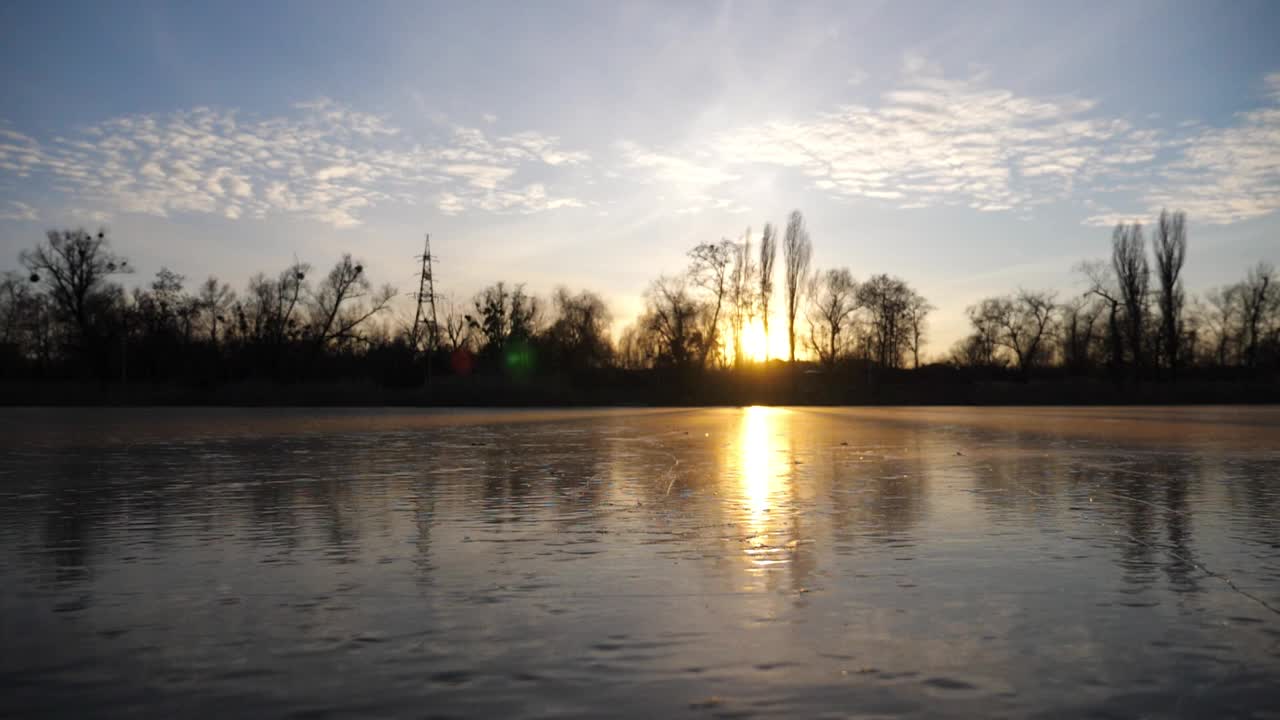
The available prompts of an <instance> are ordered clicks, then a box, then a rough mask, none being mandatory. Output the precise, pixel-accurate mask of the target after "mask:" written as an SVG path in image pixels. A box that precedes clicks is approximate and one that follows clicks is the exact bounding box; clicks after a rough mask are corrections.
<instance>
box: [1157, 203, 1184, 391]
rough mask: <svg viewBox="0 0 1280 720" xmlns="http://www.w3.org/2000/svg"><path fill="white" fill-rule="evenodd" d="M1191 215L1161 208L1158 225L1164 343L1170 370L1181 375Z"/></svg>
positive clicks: (1161, 324)
mask: <svg viewBox="0 0 1280 720" xmlns="http://www.w3.org/2000/svg"><path fill="white" fill-rule="evenodd" d="M1186 221H1187V217H1186V215H1185V214H1184V213H1182V212H1175V213H1172V214H1170V213H1168V212H1166V211H1163V210H1162V211H1161V212H1160V220H1159V222H1158V224H1157V226H1156V237H1155V243H1154V245H1155V248H1154V249H1155V254H1156V275H1157V276H1158V278H1159V280H1160V345H1161V350H1162V351H1163V353H1164V358H1165V362H1166V364H1167V365H1168V366H1169V370H1170V371H1171V372H1172V373H1173V375H1174V377H1177V373H1178V363H1179V360H1180V358H1179V349H1180V346H1181V344H1182V343H1181V341H1182V329H1183V328H1182V306H1183V303H1184V301H1185V299H1186V298H1185V295H1184V293H1183V291H1182V280H1181V278H1180V275H1181V273H1182V263H1183V261H1184V260H1186V256H1187V225H1186Z"/></svg>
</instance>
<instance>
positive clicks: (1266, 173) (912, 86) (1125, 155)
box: [619, 56, 1280, 223]
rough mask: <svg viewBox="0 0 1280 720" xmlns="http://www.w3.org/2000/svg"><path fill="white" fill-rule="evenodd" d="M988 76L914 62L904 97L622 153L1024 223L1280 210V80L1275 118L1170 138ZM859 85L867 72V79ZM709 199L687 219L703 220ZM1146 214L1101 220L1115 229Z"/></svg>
mask: <svg viewBox="0 0 1280 720" xmlns="http://www.w3.org/2000/svg"><path fill="white" fill-rule="evenodd" d="M987 77H988V75H987V73H978V74H974V75H971V76H969V77H968V78H964V79H954V78H948V77H946V76H944V75H943V73H942V71H941V69H940V68H939V67H938V66H937V65H935V64H932V63H930V62H929V61H928V60H926V59H925V58H923V57H920V56H909V57H908V58H907V59H906V62H905V65H904V74H903V78H902V81H901V83H900V85H899V86H898V87H895V88H893V89H890V90H888V91H886V92H885V93H884V94H883V95H882V97H881V102H880V103H878V104H877V105H875V106H874V107H869V106H864V105H852V104H851V105H844V106H840V107H837V108H835V109H833V110H831V111H829V112H825V113H820V114H818V115H816V116H810V117H803V118H797V119H791V120H777V121H772V122H765V123H757V124H749V125H744V126H741V127H738V128H736V129H732V130H729V131H726V132H721V133H718V134H716V135H714V136H711V137H708V138H699V139H697V141H696V142H695V143H691V144H690V147H696V148H698V151H687V152H685V151H681V150H679V149H666V150H656V149H652V148H646V147H642V146H640V145H638V144H636V143H621V144H620V145H619V151H620V154H621V159H622V162H623V163H624V164H625V165H626V166H628V167H629V168H631V169H633V170H635V169H642V170H646V171H647V177H648V178H649V182H662V183H667V184H669V185H674V186H677V187H679V188H684V189H685V191H686V194H691V193H694V192H702V193H706V194H711V193H712V191H715V193H716V194H723V193H724V192H727V191H729V190H731V187H730V184H731V183H732V182H733V181H736V180H739V179H740V178H741V177H742V176H744V175H745V174H747V173H748V170H747V168H748V167H750V166H773V167H778V168H783V169H789V170H793V171H795V172H797V173H798V174H799V175H800V176H801V177H802V178H804V179H805V180H806V181H807V182H808V183H809V184H811V185H812V187H814V188H816V189H818V190H820V191H822V192H824V193H826V194H828V195H831V196H833V197H845V198H864V199H869V200H878V201H885V202H887V203H892V206H894V207H898V208H923V207H931V206H939V205H951V206H963V207H969V208H972V209H974V210H977V211H980V212H1003V211H1014V212H1020V213H1023V214H1025V213H1026V211H1027V210H1029V209H1030V208H1033V207H1035V206H1038V205H1042V204H1046V203H1050V202H1055V201H1059V200H1065V199H1070V198H1075V199H1079V198H1088V197H1090V196H1092V195H1096V194H1105V193H1109V192H1115V191H1120V190H1124V191H1126V192H1128V193H1129V194H1130V196H1131V197H1134V198H1137V200H1138V201H1139V203H1140V204H1141V212H1143V213H1150V212H1151V211H1153V210H1154V211H1157V212H1158V210H1159V208H1160V207H1163V206H1168V207H1179V208H1183V209H1185V210H1186V211H1187V213H1188V214H1189V215H1191V216H1192V217H1193V218H1195V219H1196V220H1197V221H1198V222H1209V223H1225V222H1234V221H1237V220H1242V219H1247V218H1250V217H1257V216H1260V215H1263V214H1267V213H1271V212H1274V211H1275V210H1277V209H1280V73H1274V74H1272V75H1268V76H1267V78H1266V79H1265V82H1264V85H1265V88H1266V96H1267V97H1268V98H1269V99H1270V101H1271V102H1272V104H1271V106H1270V107H1266V108H1262V109H1258V110H1254V111H1250V112H1245V113H1241V114H1240V115H1238V116H1237V119H1236V121H1235V122H1234V123H1233V124H1232V125H1231V126H1230V127H1226V128H1205V127H1204V126H1202V125H1199V124H1198V123H1191V124H1187V123H1183V124H1181V125H1178V126H1176V127H1175V128H1173V129H1171V130H1167V131H1161V130H1156V129H1149V128H1140V127H1135V126H1134V125H1133V124H1131V123H1130V122H1129V121H1127V120H1124V119H1121V118H1108V117H1103V116H1101V115H1100V114H1099V113H1098V112H1097V103H1096V102H1095V101H1093V100H1090V99H1087V98H1079V97H1073V96H1058V97H1032V96H1026V95H1020V94H1018V93H1014V92H1011V91H1008V90H1003V89H999V88H995V87H991V86H990V84H989V82H988V80H987ZM857 78H858V76H857V75H855V79H857ZM706 208H707V205H706V203H705V202H695V203H691V204H690V205H689V206H688V207H686V208H685V209H684V210H683V212H700V211H702V210H703V209H706ZM1137 210H1138V209H1137V208H1135V212H1134V213H1127V212H1120V213H1100V214H1095V215H1094V216H1091V217H1089V218H1088V219H1086V222H1088V223H1109V222H1110V221H1111V220H1113V219H1115V218H1116V217H1129V216H1131V215H1136V214H1137Z"/></svg>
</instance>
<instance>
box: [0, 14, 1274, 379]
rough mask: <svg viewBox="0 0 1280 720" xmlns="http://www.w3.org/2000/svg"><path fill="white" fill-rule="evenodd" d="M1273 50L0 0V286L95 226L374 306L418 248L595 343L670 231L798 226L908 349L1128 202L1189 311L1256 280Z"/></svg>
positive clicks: (1239, 45)
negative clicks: (334, 283)
mask: <svg viewBox="0 0 1280 720" xmlns="http://www.w3.org/2000/svg"><path fill="white" fill-rule="evenodd" d="M1278 30H1280V3H1275V2H1243V1H1241V2H1223V3H1206V2H1184V3H1179V2H1072V3H1049V2H1013V3H980V2H975V3H951V2H882V3H854V2H834V3H818V2H812V3H811V2H804V3H793V2H778V3H768V2H671V3H661V2H650V3H640V2H582V3H569V2H531V3H516V2H507V3H489V2H467V3H457V2H450V3H425V2H406V3H382V2H362V3H351V2H333V3H330V2H322V1H319V0H316V1H310V2H296V3H294V2H269V3H259V2H245V3H237V2H219V3H207V2H189V3H188V2H182V3H154V2H145V1H143V0H140V1H138V2H130V3H99V2H83V3H78V2H57V3H47V2H15V1H11V2H7V3H4V4H3V5H0V270H3V269H17V268H18V267H19V263H18V254H19V252H20V251H21V250H22V249H24V248H28V247H32V246H33V245H35V244H36V243H37V242H38V241H39V240H40V239H41V238H42V237H43V235H44V232H45V231H46V230H48V229H51V228H63V227H77V226H84V227H87V228H91V229H92V228H97V227H99V226H102V227H105V228H107V229H108V230H109V232H110V236H111V238H112V242H113V245H114V247H115V249H116V250H117V251H119V252H121V253H122V254H124V255H126V256H127V257H129V259H130V262H131V264H132V265H134V266H135V267H136V268H138V272H137V273H136V274H135V275H133V276H130V277H129V278H127V279H126V283H127V284H128V283H132V284H138V283H146V282H148V281H149V279H150V277H151V276H152V275H153V274H154V272H155V271H156V270H159V269H160V268H161V267H168V268H169V269H171V270H174V271H176V272H179V273H182V274H184V275H186V276H187V278H188V282H189V283H190V284H191V285H194V284H195V283H197V282H199V281H200V280H202V279H203V278H204V277H207V276H208V275H210V274H215V275H217V276H219V277H220V278H223V279H225V280H228V281H230V282H231V283H232V284H233V285H234V286H236V287H243V285H244V282H245V280H247V278H248V277H249V276H250V275H251V274H253V273H255V272H259V271H265V272H269V273H274V272H277V271H279V270H281V269H283V268H284V267H286V266H287V265H289V264H290V263H291V262H292V261H293V259H294V258H298V259H301V260H303V261H307V262H310V263H312V264H313V265H315V266H316V267H318V268H327V267H328V266H330V265H331V264H332V263H333V262H334V261H335V260H336V259H337V258H338V257H339V256H340V255H341V253H343V252H351V253H353V254H354V255H355V256H356V257H357V258H360V259H362V260H363V261H364V263H365V265H366V267H367V269H368V272H369V274H370V277H371V278H373V279H374V280H376V281H378V282H390V283H392V284H395V285H397V286H398V287H400V288H401V289H402V290H404V291H405V292H406V293H407V292H409V291H410V290H412V289H415V288H416V279H415V278H416V269H417V268H416V262H415V260H414V256H415V255H416V254H418V253H420V252H421V247H422V238H423V234H424V233H427V232H429V233H431V237H432V249H433V251H434V253H435V255H436V257H437V258H438V261H439V262H438V266H437V270H436V277H437V283H438V288H439V290H441V291H442V292H446V293H449V294H451V295H453V296H454V297H455V298H457V299H458V300H459V301H465V300H466V299H468V298H470V297H471V296H472V295H473V294H474V293H475V292H476V291H477V290H479V289H480V288H481V287H483V286H485V285H487V284H489V283H492V282H494V281H498V280H505V281H507V282H508V283H515V282H523V283H526V284H527V287H528V289H530V290H532V291H534V292H536V293H539V294H543V295H546V294H549V293H550V292H551V291H552V289H554V288H555V287H556V286H558V285H565V286H568V287H570V288H572V289H578V288H585V289H590V290H593V291H596V292H599V293H600V294H602V295H603V296H604V297H605V298H606V299H607V300H608V301H609V303H610V305H611V307H612V309H613V313H614V316H615V318H616V322H617V325H618V326H619V327H621V326H622V325H624V324H626V323H628V322H630V321H631V320H632V319H633V318H634V316H635V315H636V313H637V312H638V311H639V310H640V309H641V306H642V297H643V293H644V291H645V289H646V288H647V287H648V285H649V284H650V283H651V282H652V280H653V279H654V278H656V277H658V276H659V275H662V274H673V273H676V272H679V271H680V270H681V269H683V267H684V266H685V265H686V257H685V253H686V252H687V251H688V249H689V248H691V247H692V246H694V245H695V244H697V243H700V242H713V241H716V240H719V239H721V238H741V237H742V236H743V235H744V233H746V232H747V231H748V229H750V231H751V233H752V236H753V238H755V239H758V237H759V234H760V230H761V228H762V227H763V225H764V224H765V223H766V222H772V223H774V224H775V225H777V224H782V223H785V221H786V217H787V215H788V213H790V211H791V210H793V209H800V210H801V211H802V212H803V213H804V215H805V217H806V220H807V224H808V228H809V231H810V234H811V237H812V240H813V245H814V253H813V264H814V266H815V267H818V268H830V267H847V268H848V269H849V270H850V271H851V272H852V273H853V275H854V276H855V278H858V279H862V278H865V277H867V276H869V275H872V274H876V273H889V274H893V275H898V276H901V277H903V278H905V279H906V280H908V281H909V282H910V283H911V284H912V285H913V286H914V287H915V288H916V289H917V290H918V291H919V292H921V293H922V294H923V295H924V296H926V297H927V298H928V299H929V300H930V301H932V302H933V304H934V305H936V306H937V307H938V310H937V311H936V312H935V314H934V316H933V318H932V320H931V322H930V327H929V344H928V353H927V354H929V355H932V356H935V357H936V356H940V355H941V354H943V353H945V352H946V351H947V350H948V348H949V347H950V346H951V344H952V343H953V342H954V341H955V340H957V339H958V338H959V337H961V336H962V335H963V334H964V333H965V331H966V321H965V316H964V309H965V307H966V306H968V305H970V304H973V303H974V302H976V301H977V300H979V299H981V298H982V297H985V296H990V295H995V294H1003V293H1007V292H1012V291H1014V290H1016V289H1018V288H1020V287H1026V288H1035V289H1052V290H1056V291H1058V293H1059V297H1060V298H1065V297H1069V296H1071V295H1074V294H1078V293H1079V292H1080V291H1081V287H1080V283H1079V278H1078V277H1077V276H1076V275H1075V274H1074V273H1073V272H1072V268H1073V266H1074V265H1075V264H1076V263H1077V262H1079V261H1080V260H1084V259H1091V258H1099V257H1104V256H1106V255H1107V253H1108V252H1109V243H1110V233H1111V227H1112V226H1113V225H1114V224H1115V223H1116V222H1119V221H1129V220H1141V221H1144V222H1147V223H1150V222H1151V221H1152V220H1153V219H1154V218H1155V216H1156V215H1157V214H1158V213H1159V211H1160V209H1161V208H1163V207H1168V208H1169V209H1182V210H1184V211H1185V212H1186V213H1187V217H1188V226H1189V249H1188V254H1187V265H1186V268H1185V271H1184V272H1185V278H1186V282H1187V285H1188V287H1189V288H1190V289H1191V290H1193V291H1202V290H1205V289H1207V288H1209V287H1213V286H1217V285H1221V284H1225V283H1228V282H1233V281H1235V280H1237V279H1240V278H1242V277H1243V276H1244V274H1245V272H1246V269H1247V268H1248V267H1249V266H1250V265H1252V264H1253V263H1256V262H1257V261H1259V260H1267V261H1271V262H1280V213H1278V212H1277V210H1280V42H1277V41H1276V34H1277V31H1278ZM406 302H408V301H406ZM781 304H782V303H780V302H776V303H775V305H776V306H781ZM775 322H776V319H775ZM775 327H777V325H775Z"/></svg>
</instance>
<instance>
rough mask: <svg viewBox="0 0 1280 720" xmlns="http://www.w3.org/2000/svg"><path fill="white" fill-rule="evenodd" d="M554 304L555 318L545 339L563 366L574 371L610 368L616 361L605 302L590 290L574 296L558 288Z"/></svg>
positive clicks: (553, 297) (610, 318) (553, 299)
mask: <svg viewBox="0 0 1280 720" xmlns="http://www.w3.org/2000/svg"><path fill="white" fill-rule="evenodd" d="M551 301H552V305H553V306H554V308H555V315H556V317H555V320H554V321H553V322H552V323H551V326H550V327H549V328H548V329H547V332H546V339H547V342H548V344H549V345H550V346H551V348H552V352H554V353H555V354H557V355H558V356H559V358H558V360H559V362H560V365H561V366H562V367H567V368H570V369H574V370H580V369H585V368H601V367H605V366H606V365H608V364H609V363H610V362H611V361H612V359H613V347H612V344H611V343H610V342H609V325H610V323H611V322H612V317H611V316H610V314H609V308H608V306H607V305H605V302H604V299H603V298H601V297H600V296H599V295H597V294H595V293H593V292H590V291H587V290H583V291H582V292H579V293H578V294H576V295H574V294H572V293H570V292H569V290H568V289H566V288H563V287H561V288H556V291H555V294H554V295H552V298H551Z"/></svg>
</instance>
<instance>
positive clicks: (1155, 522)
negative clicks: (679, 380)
mask: <svg viewBox="0 0 1280 720" xmlns="http://www.w3.org/2000/svg"><path fill="white" fill-rule="evenodd" d="M0 421H2V422H3V425H4V427H5V431H4V435H3V437H0V716H4V717H14V718H18V717H22V718H27V717H57V716H61V717H76V718H81V717H90V716H92V717H121V716H127V715H128V716H136V715H139V714H141V715H143V716H148V717H183V718H185V717H268V716H270V717H286V716H288V717H303V716H305V717H323V716H330V715H332V716H342V717H502V718H508V717H553V716H554V717H581V718H596V717H605V716H611V717H636V718H642V717H645V718H647V717H788V718H790V717H1028V716H1036V717H1061V718H1078V717H1137V716H1140V715H1141V716H1145V717H1187V718H1197V717H1276V713H1277V712H1278V711H1280V410H1278V409H1275V408H1148V409H1134V408H1075V409H992V408H984V409H850V410H837V409H782V408H745V409H705V410H671V411H661V410H602V411H512V412H495V411H447V412H440V411H424V412H417V411H405V410H303V409H283V410H260V409H253V410H241V409H117V410H107V409H101V410H71V409H47V410H45V409H41V410H34V409H23V410H2V411H0Z"/></svg>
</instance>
